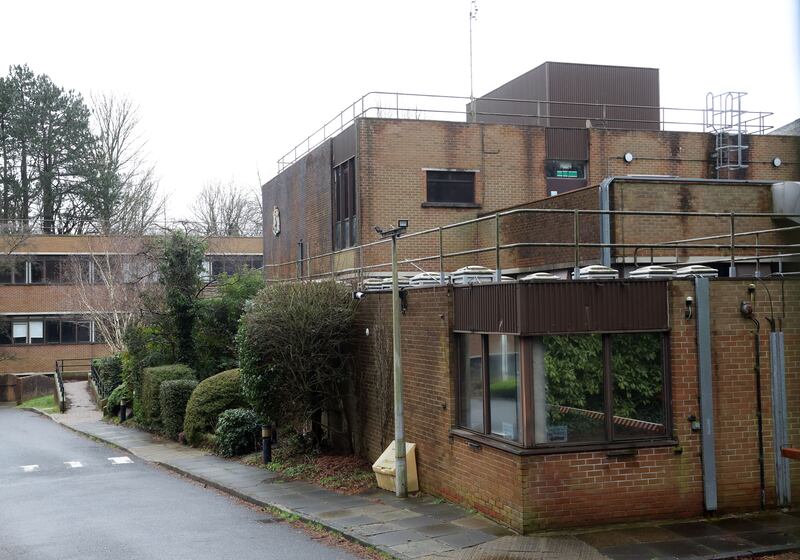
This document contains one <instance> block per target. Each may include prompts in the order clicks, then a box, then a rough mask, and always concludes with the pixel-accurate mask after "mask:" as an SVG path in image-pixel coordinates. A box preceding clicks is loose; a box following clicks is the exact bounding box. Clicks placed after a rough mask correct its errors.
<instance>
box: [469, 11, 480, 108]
mask: <svg viewBox="0 0 800 560" xmlns="http://www.w3.org/2000/svg"><path fill="white" fill-rule="evenodd" d="M473 19H478V1H477V0H470V7H469V112H470V120H471V121H472V122H475V121H476V120H477V119H476V118H475V113H476V109H475V93H474V90H473V85H472V20H473Z"/></svg>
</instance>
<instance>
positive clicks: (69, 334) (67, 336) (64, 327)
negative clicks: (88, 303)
mask: <svg viewBox="0 0 800 560" xmlns="http://www.w3.org/2000/svg"><path fill="white" fill-rule="evenodd" d="M76 337H77V332H76V327H75V322H74V321H61V343H62V344H74V343H75V339H76Z"/></svg>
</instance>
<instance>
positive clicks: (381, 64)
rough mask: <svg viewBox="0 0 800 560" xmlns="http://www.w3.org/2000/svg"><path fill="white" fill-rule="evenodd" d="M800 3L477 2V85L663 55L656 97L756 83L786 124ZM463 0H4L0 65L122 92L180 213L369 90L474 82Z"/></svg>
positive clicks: (460, 89) (270, 164) (753, 88)
mask: <svg viewBox="0 0 800 560" xmlns="http://www.w3.org/2000/svg"><path fill="white" fill-rule="evenodd" d="M798 4H800V2H798V0H775V1H762V2H756V1H754V0H750V1H738V0H725V1H722V0H718V1H716V2H707V1H704V0H694V1H686V0H672V1H670V2H659V3H656V2H647V1H644V0H638V1H630V2H623V1H610V0H607V1H604V2H598V1H596V0H595V1H582V2H581V1H566V0H551V1H549V2H540V1H537V2H534V1H522V0H517V1H514V0H478V8H479V11H478V19H477V21H476V22H475V23H474V28H473V30H474V83H475V94H476V96H479V95H482V94H484V93H486V92H488V91H490V90H492V89H494V88H495V87H497V86H499V85H500V84H502V83H504V82H506V81H508V80H510V79H512V78H514V77H516V76H518V75H519V74H522V73H523V72H525V71H527V70H530V69H531V68H533V67H535V66H537V65H539V64H540V63H542V62H545V61H548V60H549V61H555V62H584V63H595V64H616V65H630V66H647V67H655V68H659V69H660V80H661V104H662V105H664V106H671V107H693V108H702V107H704V105H705V94H706V92H708V91H714V92H722V91H729V90H740V91H747V92H748V93H749V95H748V96H747V97H746V98H745V108H747V109H749V110H754V111H771V112H773V113H775V115H774V116H773V117H772V118H771V119H770V120H769V121H768V124H771V125H773V126H775V127H777V126H781V125H783V124H785V123H787V122H790V121H792V120H794V119H796V118H798V117H800V32H799V29H800V10H798ZM468 14H469V0H428V1H418V0H405V1H402V2H400V1H397V0H394V1H379V0H373V1H362V2H356V1H350V0H339V1H335V2H333V1H318V2H301V1H290V2H243V1H227V2H167V1H164V0H162V1H161V2H150V1H136V2H132V1H130V0H128V1H118V2H117V1H115V2H109V1H108V0H105V1H98V2H89V1H78V0H70V1H68V2H65V1H63V0H53V1H38V0H28V1H11V0H4V1H3V3H2V5H0V17H1V18H2V20H3V23H2V25H1V26H0V71H2V72H3V73H5V71H6V69H7V68H8V66H9V65H10V64H22V63H27V64H28V65H30V67H31V69H32V70H33V71H34V72H36V73H45V74H48V75H49V76H50V77H51V78H52V79H53V80H54V81H55V82H56V83H57V84H59V85H62V86H64V87H67V88H72V89H75V90H78V91H80V92H81V93H83V94H84V95H85V96H86V97H88V96H89V94H90V93H92V92H114V93H118V94H122V95H127V96H128V97H130V98H131V99H132V100H133V101H134V102H136V103H138V104H139V106H140V113H141V121H142V127H143V128H142V133H143V135H144V137H145V138H147V140H148V144H147V149H148V151H149V153H150V156H151V159H152V160H154V161H155V162H156V164H157V169H158V173H159V175H160V177H161V187H162V189H163V190H164V192H166V193H169V195H170V211H171V214H172V216H171V217H176V218H177V217H184V216H185V215H186V212H187V210H186V208H187V205H188V202H189V201H191V200H192V199H193V198H194V196H195V193H196V192H197V191H198V190H199V189H200V188H201V187H202V186H203V184H204V183H206V182H207V181H210V180H216V179H219V180H222V181H225V182H227V181H229V180H234V181H236V182H238V183H240V184H243V185H246V186H253V187H255V186H256V185H257V184H258V180H257V177H258V175H257V173H258V172H259V171H260V175H261V179H262V181H266V180H268V179H270V178H271V177H272V176H274V175H275V174H276V172H277V164H276V161H277V159H278V158H279V157H281V156H282V155H283V154H284V153H285V152H287V151H288V150H290V149H291V148H292V147H293V146H294V145H295V144H297V143H298V142H300V141H301V140H303V139H304V138H305V137H306V136H307V135H308V134H310V133H311V132H313V131H314V130H316V128H317V127H319V126H321V125H322V124H323V123H324V122H325V121H327V120H328V119H330V118H332V117H333V116H335V115H336V114H337V113H338V112H339V111H340V110H342V109H344V108H345V107H346V106H348V105H349V104H350V103H352V102H353V101H355V100H356V99H357V98H359V97H360V96H361V95H363V94H364V93H366V92H369V91H403V92H415V93H416V92H419V93H437V94H448V95H464V96H466V95H469V64H468V60H469V50H468V48H469V33H468V29H469V28H468V22H469V20H468Z"/></svg>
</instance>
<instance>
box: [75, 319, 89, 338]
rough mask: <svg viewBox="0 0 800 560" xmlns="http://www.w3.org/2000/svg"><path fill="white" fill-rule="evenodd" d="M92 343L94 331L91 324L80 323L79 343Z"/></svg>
mask: <svg viewBox="0 0 800 560" xmlns="http://www.w3.org/2000/svg"><path fill="white" fill-rule="evenodd" d="M91 341H92V331H91V328H90V327H89V323H86V322H83V321H82V322H80V323H78V342H91Z"/></svg>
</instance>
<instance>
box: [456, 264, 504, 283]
mask: <svg viewBox="0 0 800 560" xmlns="http://www.w3.org/2000/svg"><path fill="white" fill-rule="evenodd" d="M450 278H452V280H453V284H455V285H457V286H458V285H464V284H488V283H491V282H494V270H492V269H491V268H486V267H485V266H465V267H463V268H459V269H458V270H456V271H455V272H454V273H453V274H451V275H450Z"/></svg>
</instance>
